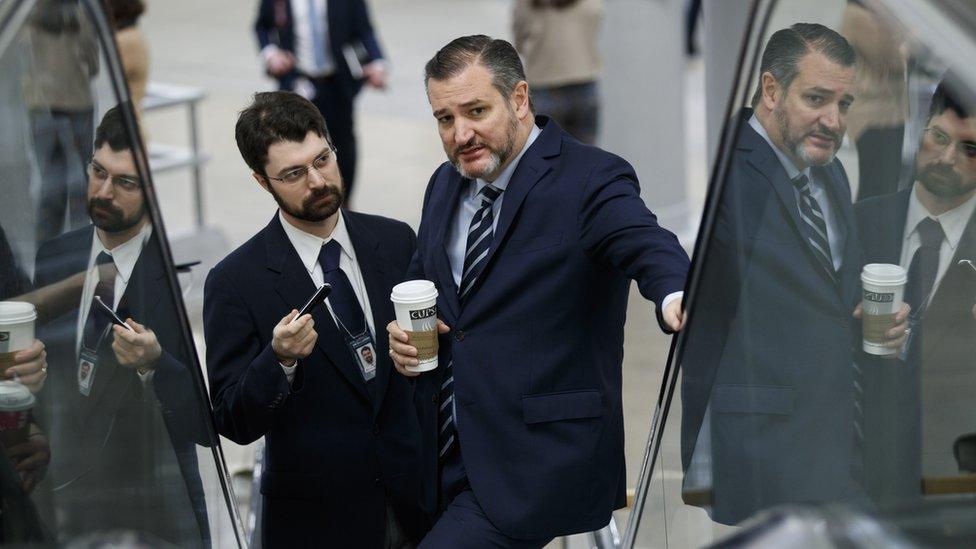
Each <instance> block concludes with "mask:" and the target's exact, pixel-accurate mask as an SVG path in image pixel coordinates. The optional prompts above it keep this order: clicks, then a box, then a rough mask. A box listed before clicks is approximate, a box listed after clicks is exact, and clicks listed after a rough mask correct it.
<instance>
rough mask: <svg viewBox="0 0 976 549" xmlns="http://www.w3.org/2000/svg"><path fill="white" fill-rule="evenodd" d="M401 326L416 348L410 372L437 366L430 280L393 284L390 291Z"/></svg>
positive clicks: (434, 296)
mask: <svg viewBox="0 0 976 549" xmlns="http://www.w3.org/2000/svg"><path fill="white" fill-rule="evenodd" d="M390 300H392V301H393V308H394V309H395V310H396V320H397V324H398V325H399V326H400V329H401V330H403V331H405V332H407V335H409V336H410V344H411V345H413V346H414V347H416V348H417V360H418V361H419V362H420V363H419V364H418V365H417V366H405V368H406V369H407V370H409V371H411V372H426V371H428V370H433V369H434V368H436V367H437V288H435V287H434V283H433V282H431V281H429V280H408V281H406V282H403V283H400V284H397V285H396V286H394V287H393V293H392V294H390Z"/></svg>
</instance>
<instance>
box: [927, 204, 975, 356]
mask: <svg viewBox="0 0 976 549" xmlns="http://www.w3.org/2000/svg"><path fill="white" fill-rule="evenodd" d="M963 259H968V260H970V261H973V262H974V263H976V216H973V217H972V218H971V219H970V220H969V222H968V223H967V224H966V230H965V231H964V232H963V234H962V238H961V239H960V240H959V246H958V247H957V248H956V253H955V254H954V255H953V256H952V261H951V263H949V268H948V269H946V273H945V275H943V277H942V280H941V281H940V282H939V287H938V288H936V291H935V295H933V296H932V302H931V303H930V304H929V306H928V308H927V309H926V310H925V312H924V316H923V323H924V325H926V326H941V327H945V328H946V329H933V330H925V331H924V333H923V337H924V338H925V339H926V340H927V341H926V342H925V344H924V345H923V347H922V348H923V349H924V350H926V351H927V352H926V356H925V361H929V360H931V359H932V356H931V355H932V354H933V353H934V352H937V351H938V350H940V349H941V348H942V345H941V342H942V340H943V339H944V338H945V337H946V335H947V334H948V333H951V332H954V330H955V329H958V328H959V327H961V326H960V325H959V323H958V322H954V321H953V319H954V318H958V316H956V315H955V314H953V313H954V312H955V313H959V312H960V309H962V311H961V314H962V315H963V316H965V315H966V314H968V313H970V309H971V308H972V307H973V304H974V298H976V272H973V270H972V268H970V267H969V266H968V265H959V261H960V260H963ZM962 326H963V327H964V326H965V325H962ZM964 337H966V338H969V337H972V335H971V334H967V335H966V336H964Z"/></svg>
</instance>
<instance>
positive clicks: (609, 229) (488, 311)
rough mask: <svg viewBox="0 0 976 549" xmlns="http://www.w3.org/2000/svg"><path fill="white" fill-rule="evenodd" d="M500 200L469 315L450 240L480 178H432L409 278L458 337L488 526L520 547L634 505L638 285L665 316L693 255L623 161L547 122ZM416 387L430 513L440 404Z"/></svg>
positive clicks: (447, 341)
mask: <svg viewBox="0 0 976 549" xmlns="http://www.w3.org/2000/svg"><path fill="white" fill-rule="evenodd" d="M537 124H538V125H539V126H540V127H541V128H542V133H541V135H540V136H539V137H538V139H537V140H536V141H535V142H534V143H533V144H532V146H531V147H529V149H528V150H527V151H526V152H525V154H524V155H523V157H522V159H521V161H520V162H519V164H518V167H517V168H516V170H515V173H514V174H513V175H512V179H511V181H510V182H509V185H508V187H507V190H506V191H505V194H504V199H503V202H502V205H501V213H500V214H499V218H498V223H497V228H496V230H495V233H494V236H493V240H492V244H491V248H490V251H489V254H488V259H487V263H486V265H485V267H484V270H483V271H482V273H481V275H480V276H479V277H478V281H477V282H476V283H475V286H474V287H473V289H472V290H471V292H470V294H469V295H468V298H467V300H466V303H465V305H464V306H463V307H462V306H461V305H460V304H459V303H458V299H457V287H456V285H455V282H454V279H453V277H452V275H451V267H450V263H449V261H448V256H447V251H446V248H445V246H447V245H448V239H449V234H450V226H451V220H452V218H453V216H454V212H455V211H456V210H457V206H458V200H459V197H460V195H461V193H463V192H464V191H465V189H466V188H467V186H468V185H471V184H473V183H472V182H471V181H470V180H466V179H462V178H461V177H460V175H459V174H458V173H457V172H456V171H455V170H454V168H453V167H452V166H451V165H450V164H449V163H445V164H443V165H442V166H441V167H440V168H439V169H438V170H437V171H436V172H435V173H434V175H433V177H431V180H430V183H429V185H428V187H427V193H426V196H425V198H424V209H423V218H422V221H421V224H420V230H419V233H418V246H417V254H416V256H415V257H414V260H413V262H412V263H411V269H410V273H409V274H410V277H411V278H414V277H416V278H425V279H428V280H432V281H434V282H435V283H436V285H437V288H438V291H439V295H438V298H437V305H438V313H439V314H440V316H441V317H442V318H443V320H444V321H445V322H446V323H447V324H448V325H449V326H450V327H451V332H450V333H449V334H447V335H446V336H444V337H442V338H441V352H440V357H439V361H440V363H441V364H445V363H446V361H447V360H448V358H449V357H450V356H451V354H452V353H453V357H454V385H455V402H456V403H457V421H458V433H459V437H460V438H459V440H460V448H461V454H462V456H463V461H464V466H465V469H466V471H467V475H468V480H469V481H470V483H471V487H472V489H473V491H474V493H475V496H476V497H477V498H478V502H479V503H480V504H481V506H482V508H483V509H484V511H485V512H486V513H487V515H488V518H489V519H490V520H491V522H492V523H493V524H495V525H496V526H497V527H498V528H499V530H501V531H502V532H503V533H505V534H506V535H508V536H512V537H516V538H543V537H553V536H557V535H562V534H568V533H571V532H580V531H587V530H593V529H598V528H602V527H603V526H606V524H607V522H608V521H609V520H610V514H611V511H612V510H613V509H616V508H619V507H621V506H623V505H624V503H625V481H626V478H625V476H626V475H625V470H624V453H623V435H624V431H623V413H622V410H621V362H622V360H623V336H624V331H623V327H624V317H625V314H626V309H627V296H628V288H629V287H630V280H636V281H637V283H638V287H639V289H640V291H641V294H642V295H644V297H646V298H648V299H650V300H652V301H654V303H656V304H657V305H658V306H660V304H661V301H662V300H663V299H664V298H665V297H666V296H667V295H668V294H670V293H672V292H675V291H679V290H681V289H682V288H683V287H684V281H685V275H686V272H687V268H688V257H687V255H686V254H685V252H684V250H682V249H681V246H680V245H679V244H678V241H677V239H676V238H675V237H674V235H673V234H671V233H670V232H668V231H667V230H665V229H663V228H661V227H660V226H659V225H658V224H657V220H656V218H655V217H654V215H653V214H652V213H651V212H650V211H648V210H647V207H646V206H645V204H644V201H643V200H642V199H641V198H640V195H639V188H638V183H637V176H636V174H635V173H634V170H633V168H631V166H630V165H629V164H628V163H627V162H626V161H624V160H622V159H621V158H619V157H617V156H615V155H613V154H610V153H607V152H605V151H602V150H600V149H597V148H595V147H591V146H587V145H583V144H581V143H580V142H578V141H576V140H575V139H573V138H572V137H571V136H569V135H568V134H566V133H565V132H563V131H562V130H561V129H560V128H559V126H558V125H557V124H556V123H555V122H554V121H552V120H550V119H548V118H547V117H538V118H537ZM442 371H443V368H438V369H437V370H434V371H433V372H431V373H428V374H423V375H422V376H420V377H419V378H418V383H417V398H416V402H417V404H418V408H419V413H420V418H421V423H422V426H423V429H424V437H425V440H424V445H425V446H424V447H425V450H426V452H427V453H426V454H425V462H424V464H425V505H426V507H427V510H428V511H429V512H430V513H434V512H435V508H436V499H437V490H438V482H437V431H438V426H437V408H438V406H437V395H438V389H439V387H440V375H441V373H442Z"/></svg>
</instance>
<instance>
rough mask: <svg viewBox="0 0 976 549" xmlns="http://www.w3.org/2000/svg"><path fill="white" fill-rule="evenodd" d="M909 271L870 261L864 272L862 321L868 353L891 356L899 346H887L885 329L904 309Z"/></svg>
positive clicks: (862, 281) (896, 266)
mask: <svg viewBox="0 0 976 549" xmlns="http://www.w3.org/2000/svg"><path fill="white" fill-rule="evenodd" d="M907 281H908V273H906V272H905V269H903V268H901V267H900V266H898V265H893V264H890V263H870V264H868V265H865V266H864V270H863V271H862V272H861V285H862V287H863V294H862V299H861V313H862V317H861V324H862V327H863V330H862V335H863V340H862V341H863V345H862V348H863V349H864V352H865V353H868V354H872V355H881V356H890V355H896V354H898V352H899V350H898V349H892V348H890V347H885V345H884V342H885V335H884V334H885V332H887V331H888V330H889V329H891V327H892V326H893V325H894V317H895V314H896V313H897V312H898V311H899V310H900V309H901V304H902V299H903V298H904V295H905V283H906V282H907Z"/></svg>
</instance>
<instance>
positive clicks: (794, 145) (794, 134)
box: [773, 102, 841, 166]
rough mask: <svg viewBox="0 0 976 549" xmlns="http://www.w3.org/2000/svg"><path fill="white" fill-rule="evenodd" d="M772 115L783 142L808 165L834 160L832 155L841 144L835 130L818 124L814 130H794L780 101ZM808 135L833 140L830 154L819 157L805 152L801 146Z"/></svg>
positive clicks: (824, 164)
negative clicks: (832, 148)
mask: <svg viewBox="0 0 976 549" xmlns="http://www.w3.org/2000/svg"><path fill="white" fill-rule="evenodd" d="M773 116H775V117H776V124H777V125H778V126H779V131H780V135H782V136H783V144H784V145H785V146H786V148H787V149H788V150H789V151H790V152H791V153H793V155H794V156H796V157H797V158H799V159H800V160H802V161H803V162H805V163H806V164H807V165H808V166H826V165H827V164H830V163H831V162H833V161H834V156H835V155H836V154H837V149H840V144H841V136H839V135H837V133H836V132H833V131H831V130H830V129H829V128H825V127H824V126H821V125H819V124H818V127H817V129H815V130H810V131H808V132H799V131H795V130H794V129H793V126H792V125H791V124H790V120H789V117H788V116H787V114H786V106H785V104H784V103H782V102H781V103H780V104H779V105H777V106H776V109H775V110H774V111H773ZM810 136H812V137H818V138H820V139H827V140H831V141H833V142H834V150H833V152H831V153H830V156H828V157H826V158H823V159H820V158H816V157H814V156H813V155H811V154H810V153H809V152H807V149H806V147H804V146H803V140H804V139H806V138H807V137H810Z"/></svg>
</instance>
